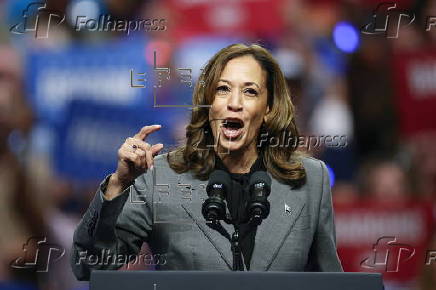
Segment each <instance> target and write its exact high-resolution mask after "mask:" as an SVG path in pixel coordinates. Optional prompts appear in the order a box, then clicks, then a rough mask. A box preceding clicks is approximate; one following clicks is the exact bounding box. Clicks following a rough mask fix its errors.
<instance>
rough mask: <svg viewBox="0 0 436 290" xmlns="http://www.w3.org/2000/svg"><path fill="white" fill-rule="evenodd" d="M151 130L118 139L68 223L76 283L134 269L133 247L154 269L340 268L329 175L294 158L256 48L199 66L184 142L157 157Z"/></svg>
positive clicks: (270, 73)
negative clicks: (81, 209) (148, 254)
mask: <svg viewBox="0 0 436 290" xmlns="http://www.w3.org/2000/svg"><path fill="white" fill-rule="evenodd" d="M159 129H161V126H160V125H152V126H145V127H143V128H142V129H141V130H140V131H139V132H138V133H137V134H136V135H135V136H133V137H131V138H127V139H126V141H125V142H124V144H123V145H122V146H121V147H120V149H119V151H118V166H117V170H116V172H115V173H113V174H111V175H109V176H108V177H106V179H105V180H104V181H103V182H102V183H101V185H100V187H99V189H98V191H97V193H96V195H95V197H94V199H93V201H92V202H91V205H90V206H89V209H88V210H87V212H86V213H85V215H84V216H83V218H82V220H81V222H80V224H79V225H78V227H77V229H76V231H75V234H74V240H73V254H72V257H71V265H72V268H73V272H74V274H75V275H76V277H77V278H78V279H79V280H87V279H89V276H90V271H91V270H94V269H100V270H101V269H117V268H120V267H121V266H122V265H123V264H124V263H125V262H129V261H133V260H134V259H135V261H136V257H137V255H138V253H139V250H140V248H141V246H142V244H143V243H144V242H145V243H147V244H148V246H149V247H150V249H151V251H152V253H153V254H154V255H153V257H156V256H160V257H164V260H165V261H164V262H160V263H159V262H158V263H156V264H157V266H156V268H157V269H159V270H210V271H215V270H216V271H220V270H250V271H329V272H332V271H342V266H341V264H340V261H339V258H338V256H337V252H336V236H335V225H334V216H333V209H332V200H331V191H330V185H329V177H328V171H327V169H326V166H325V164H324V163H323V162H322V161H320V160H317V159H314V158H310V157H304V156H303V155H300V154H298V152H297V151H296V143H295V142H293V141H292V140H295V138H298V130H297V127H296V125H295V112H294V107H293V105H292V102H291V99H290V95H289V91H288V88H287V86H286V82H285V79H284V76H283V73H282V72H281V70H280V67H279V65H278V64H277V62H276V61H275V60H274V59H273V57H272V56H271V54H270V53H269V52H268V51H267V50H266V49H264V48H263V47H261V46H259V45H250V46H246V45H243V44H234V45H230V46H228V47H226V48H224V49H222V50H220V51H219V52H218V53H217V54H216V55H214V56H213V57H212V58H211V59H210V60H209V62H208V63H207V65H206V67H205V68H204V71H203V74H202V75H201V76H200V79H199V81H198V82H197V85H196V87H195V90H194V94H193V108H192V116H191V121H190V123H189V124H188V126H187V127H186V143H185V144H183V145H182V146H180V147H177V148H176V149H175V150H173V151H171V152H169V153H165V154H160V155H159V152H160V151H161V150H162V148H163V145H162V144H154V145H153V144H149V143H147V136H148V135H150V134H153V132H155V131H156V130H159ZM162 130H165V128H162ZM283 136H286V138H283ZM282 141H284V142H282Z"/></svg>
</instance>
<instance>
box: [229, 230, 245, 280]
mask: <svg viewBox="0 0 436 290" xmlns="http://www.w3.org/2000/svg"><path fill="white" fill-rule="evenodd" d="M231 243H232V254H233V269H232V270H233V271H244V261H243V257H242V251H241V246H240V244H239V226H235V232H234V233H233V235H232V241H231Z"/></svg>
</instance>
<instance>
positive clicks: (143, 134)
mask: <svg viewBox="0 0 436 290" xmlns="http://www.w3.org/2000/svg"><path fill="white" fill-rule="evenodd" d="M161 127H162V126H161V125H151V126H144V127H142V128H141V130H140V131H139V132H138V133H136V134H135V136H133V138H135V139H140V140H144V139H145V138H147V136H148V135H149V134H151V133H153V132H155V131H157V130H159V129H160V128H161Z"/></svg>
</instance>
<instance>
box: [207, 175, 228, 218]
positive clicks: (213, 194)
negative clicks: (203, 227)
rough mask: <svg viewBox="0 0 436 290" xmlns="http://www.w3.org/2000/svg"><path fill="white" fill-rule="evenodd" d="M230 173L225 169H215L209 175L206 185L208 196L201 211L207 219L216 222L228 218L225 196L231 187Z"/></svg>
mask: <svg viewBox="0 0 436 290" xmlns="http://www.w3.org/2000/svg"><path fill="white" fill-rule="evenodd" d="M231 184H232V182H231V179H230V175H229V174H228V173H227V172H225V171H224V170H215V171H213V172H212V173H211V174H210V176H209V183H208V184H207V187H206V192H207V196H209V198H207V199H206V200H205V201H204V203H203V206H202V209H201V212H202V214H203V216H204V218H205V219H206V221H212V222H214V223H216V222H217V221H219V220H224V219H225V218H226V204H225V198H226V195H227V192H229V191H230V189H231Z"/></svg>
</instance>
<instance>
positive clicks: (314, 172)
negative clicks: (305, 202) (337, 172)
mask: <svg viewBox="0 0 436 290" xmlns="http://www.w3.org/2000/svg"><path fill="white" fill-rule="evenodd" d="M296 160H298V161H300V162H301V163H302V164H303V167H304V170H305V172H306V184H305V185H304V187H306V188H308V189H309V190H311V191H312V190H319V189H320V188H321V189H322V187H323V186H324V185H325V184H330V179H329V173H328V169H327V166H326V164H325V163H324V161H322V160H319V159H317V158H314V157H310V156H300V157H297V158H296Z"/></svg>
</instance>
